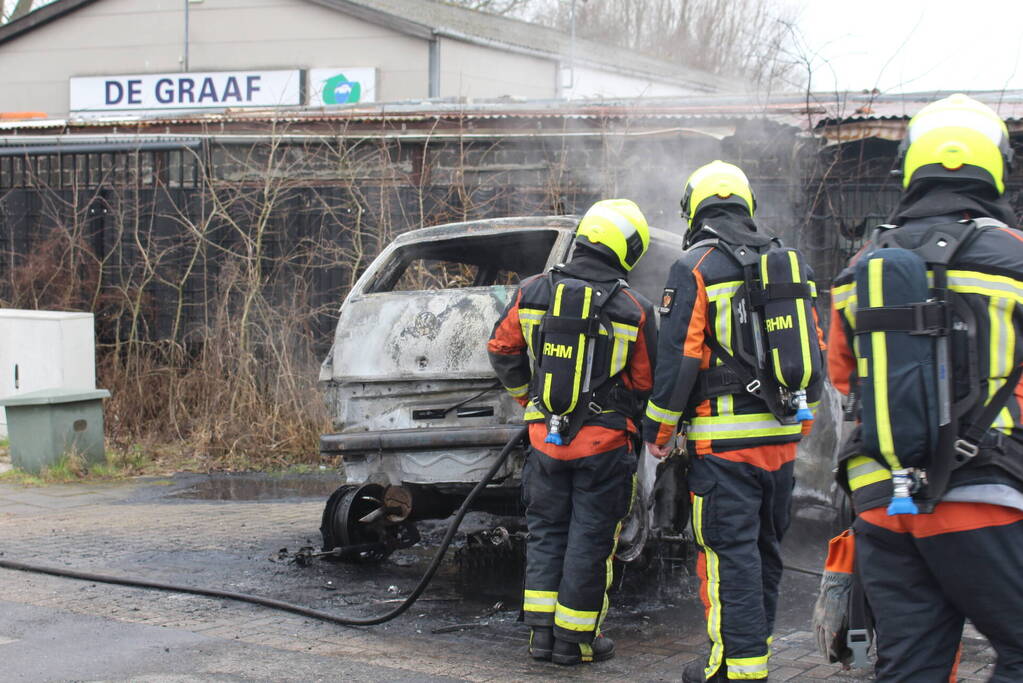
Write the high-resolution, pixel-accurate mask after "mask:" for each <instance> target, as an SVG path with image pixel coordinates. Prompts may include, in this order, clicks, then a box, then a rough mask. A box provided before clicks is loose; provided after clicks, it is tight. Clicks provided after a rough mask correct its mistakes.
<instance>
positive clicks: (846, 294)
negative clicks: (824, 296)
mask: <svg viewBox="0 0 1023 683" xmlns="http://www.w3.org/2000/svg"><path fill="white" fill-rule="evenodd" d="M855 298H856V283H855V282H850V283H849V284H847V285H839V286H837V287H832V288H831V305H832V306H834V307H835V309H836V310H839V311H841V310H842V309H843V308H845V307H846V306H848V305H849V302H850V301H851V300H853V299H855Z"/></svg>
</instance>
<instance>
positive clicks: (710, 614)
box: [693, 495, 725, 678]
mask: <svg viewBox="0 0 1023 683" xmlns="http://www.w3.org/2000/svg"><path fill="white" fill-rule="evenodd" d="M693 534H694V535H695V536H696V542H697V543H698V544H699V545H700V548H702V550H703V554H704V557H705V558H706V570H707V578H706V582H707V585H706V589H707V602H708V603H709V604H708V606H707V635H708V636H709V637H710V642H711V647H710V658H709V660H708V661H707V667H706V668H705V669H704V670H703V673H704V676H706V677H707V678H710V677H711V676H713V675H714V674H716V673H717V672H718V670H719V669H720V668H721V660H722V658H723V657H724V652H725V644H724V639H723V638H722V636H721V594H720V588H721V573H720V570H719V564H720V561H719V560H718V555H717V553H715V552H714V551H713V550H711V549H710V548H708V547H707V545H706V544H705V542H704V540H703V496H697V495H694V496H693Z"/></svg>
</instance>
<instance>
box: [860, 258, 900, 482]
mask: <svg viewBox="0 0 1023 683" xmlns="http://www.w3.org/2000/svg"><path fill="white" fill-rule="evenodd" d="M883 268H884V259H879V258H877V259H873V260H872V261H871V262H870V263H869V264H867V277H868V279H869V287H870V306H871V308H880V307H882V306H884V290H883V289H882V287H883V273H884V270H883ZM870 355H871V359H872V361H873V363H874V422H875V423H876V425H877V441H878V446H879V448H880V449H881V455H882V456H884V459H885V461H887V462H888V464H889V465H890V466H891V467H892V469H902V465H901V464H899V459H898V458H897V457H896V456H895V442H894V441H893V439H892V423H891V421H890V419H889V415H888V347H887V342H886V340H885V334H884V332H871V333H870Z"/></svg>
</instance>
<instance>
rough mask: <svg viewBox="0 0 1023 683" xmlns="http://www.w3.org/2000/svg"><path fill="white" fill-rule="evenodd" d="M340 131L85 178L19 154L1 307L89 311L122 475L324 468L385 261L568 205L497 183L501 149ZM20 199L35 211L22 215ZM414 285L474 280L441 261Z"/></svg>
mask: <svg viewBox="0 0 1023 683" xmlns="http://www.w3.org/2000/svg"><path fill="white" fill-rule="evenodd" d="M344 132H345V131H344V129H343V128H342V129H341V130H338V131H336V135H329V134H324V135H323V136H322V137H316V138H314V139H311V140H310V139H308V137H309V136H290V135H289V134H288V131H287V130H286V129H284V128H275V129H273V130H271V131H270V132H269V133H268V134H267V135H266V136H265V139H263V140H262V141H257V142H252V140H251V139H249V140H247V141H246V143H245V144H223V145H221V144H214V143H207V144H206V145H205V146H203V147H202V148H201V149H188V150H184V151H182V152H172V153H168V152H165V151H160V152H154V153H146V152H144V151H138V152H136V151H130V152H124V153H118V155H117V156H116V157H115V156H113V155H104V156H102V158H101V159H99V161H98V162H96V163H92V164H83V163H71V162H67V163H65V161H63V160H61V161H59V162H57V161H54V162H47V163H42V162H38V161H32V160H31V159H28V158H26V159H25V160H24V163H23V168H24V173H23V177H22V176H18V184H13V183H12V185H11V187H9V188H8V189H6V190H4V189H2V188H0V249H2V251H3V253H0V258H2V261H0V306H5V307H7V306H9V307H20V308H46V309H59V310H82V311H92V312H94V313H95V314H96V328H97V373H98V379H97V382H98V384H99V386H102V387H104V388H106V389H109V390H110V391H111V394H112V396H111V398H110V399H109V400H108V401H107V402H106V403H105V414H106V430H107V439H108V443H109V444H110V446H111V447H112V449H113V450H114V451H115V454H114V456H113V457H112V460H111V461H112V462H114V461H116V462H125V463H133V464H131V468H132V469H133V470H138V469H141V468H143V466H144V462H143V460H139V458H138V457H137V456H138V453H139V452H141V451H144V452H145V453H146V454H147V455H151V456H154V457H155V459H156V460H157V463H156V465H157V466H161V465H162V466H165V467H182V466H184V467H193V468H199V469H207V470H208V469H237V468H246V467H272V466H281V465H286V464H291V463H296V462H314V461H316V458H317V457H318V439H319V435H320V434H321V433H323V432H324V431H326V430H327V429H328V428H329V424H330V422H329V420H328V416H327V414H326V407H325V405H324V402H323V399H322V395H321V392H320V389H319V388H318V387H317V377H318V370H319V361H320V359H321V358H322V357H323V355H324V354H325V352H326V350H327V348H328V347H329V345H330V340H331V339H332V337H333V327H334V323H335V321H336V312H337V308H338V306H339V304H340V302H341V300H342V298H343V296H344V295H345V294H346V293H347V291H348V289H349V288H350V287H351V285H352V284H354V282H355V280H356V278H357V277H358V276H359V275H360V274H361V272H362V270H363V269H364V268H365V267H366V266H367V265H368V264H369V262H370V261H371V260H372V259H373V257H375V256H376V254H377V253H379V251H380V250H381V249H382V248H383V247H384V246H386V245H387V244H388V243H389V242H390V241H391V240H393V238H394V237H395V236H396V235H397V234H398V233H400V232H403V231H405V230H408V229H411V228H416V227H421V226H423V225H433V224H438V223H443V222H449V221H452V220H461V219H466V218H476V217H486V216H492V215H500V214H505V213H509V212H512V211H514V212H515V213H546V212H549V211H550V208H548V206H547V202H548V201H552V198H560V197H562V196H564V193H563V192H562V191H561V189H560V188H558V187H551V186H548V187H542V188H540V190H539V191H538V192H537V193H535V194H536V197H537V198H536V199H535V200H532V203H530V202H529V201H526V200H525V199H521V200H520V199H519V198H518V197H515V196H514V195H515V193H516V192H517V190H516V189H514V188H515V187H516V183H515V182H514V181H513V180H509V178H508V177H506V176H507V174H506V173H505V172H502V171H499V172H494V171H492V170H490V169H489V166H488V165H489V163H490V162H489V159H490V157H491V156H492V155H493V154H495V153H496V151H497V149H498V147H499V145H498V143H495V142H493V141H491V142H485V143H476V142H472V143H469V142H466V143H464V144H463V143H461V142H454V143H451V142H449V143H446V144H445V145H443V146H440V145H437V146H435V147H433V148H431V147H430V144H429V143H428V144H426V145H421V144H420V145H419V146H418V147H417V148H416V149H413V148H411V147H410V146H408V145H404V146H403V144H402V143H401V142H400V141H393V140H387V139H386V138H380V137H378V138H366V137H365V136H345V135H344ZM427 151H430V152H433V151H435V152H436V153H435V154H430V155H428V154H427ZM431 159H434V160H439V161H437V162H436V164H435V165H434V164H433V162H432V161H431ZM19 163H20V162H19ZM19 168H22V166H19ZM83 169H86V170H85V171H83ZM540 184H541V185H542V184H543V181H541V182H540ZM23 186H28V187H29V188H30V191H27V190H25V189H24V187H23ZM16 193H20V194H19V195H18V197H20V198H22V199H23V198H24V197H30V199H31V200H32V201H31V202H23V203H25V204H28V203H32V204H33V206H35V205H38V207H39V209H38V213H37V214H24V215H19V216H14V217H11V215H10V213H9V211H8V209H9V206H10V205H8V207H7V208H5V203H4V202H5V198H8V199H9V198H12V197H14V196H15V194H16ZM5 211H8V213H7V214H5V213H4V212H5ZM5 220H6V222H5ZM5 230H6V234H5ZM415 275H416V277H417V278H420V279H423V280H443V281H445V282H447V281H451V282H456V281H457V282H460V283H463V284H468V283H470V282H471V274H470V273H461V272H449V271H448V270H446V269H444V268H442V267H439V266H438V267H437V268H432V269H430V268H427V269H426V270H417V271H416V273H415Z"/></svg>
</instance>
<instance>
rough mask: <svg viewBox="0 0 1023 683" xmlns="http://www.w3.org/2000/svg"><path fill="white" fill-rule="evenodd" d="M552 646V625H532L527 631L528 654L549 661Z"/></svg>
mask: <svg viewBox="0 0 1023 683" xmlns="http://www.w3.org/2000/svg"><path fill="white" fill-rule="evenodd" d="M553 648H554V627H553V626H534V627H533V628H532V630H531V631H530V633H529V656H530V657H532V658H533V659H543V660H546V661H548V662H549V661H551V650H552V649H553Z"/></svg>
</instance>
